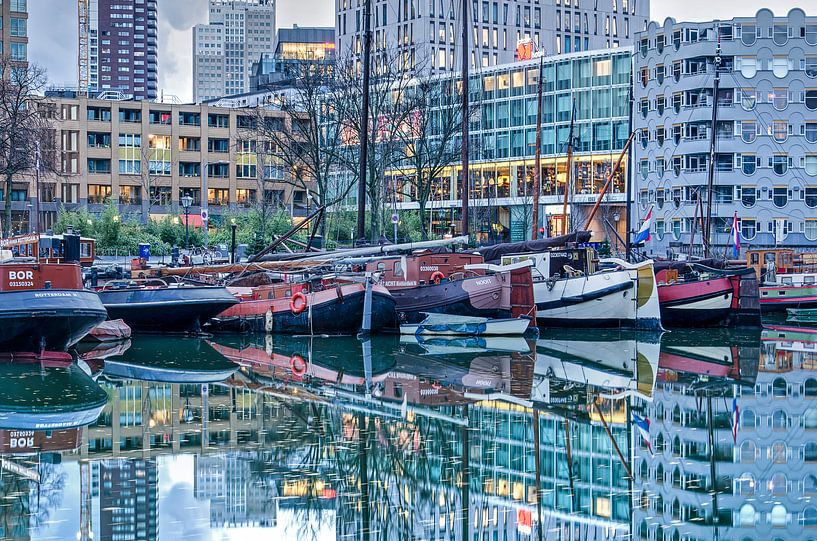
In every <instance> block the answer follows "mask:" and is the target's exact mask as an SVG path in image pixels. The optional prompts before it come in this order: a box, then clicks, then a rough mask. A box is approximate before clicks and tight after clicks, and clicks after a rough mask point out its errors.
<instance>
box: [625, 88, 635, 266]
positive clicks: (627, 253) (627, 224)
mask: <svg viewBox="0 0 817 541" xmlns="http://www.w3.org/2000/svg"><path fill="white" fill-rule="evenodd" d="M629 101H630V110H629V112H628V116H629V118H628V120H627V121H628V122H629V126H630V130H632V129H633V104H634V103H635V98H634V97H633V85H630V92H629ZM633 133H635V130H633ZM625 182H626V184H627V187H626V190H625V191H626V192H627V195H626V196H625V200H626V203H625V208H624V230H625V231H624V232H625V234H624V260H625V261H630V230H631V229H632V217H631V216H630V215H631V214H632V209H633V205H632V199H633V197H635V194H634V193H633V145H632V144H630V148H629V149H628V150H627V178H626V180H625Z"/></svg>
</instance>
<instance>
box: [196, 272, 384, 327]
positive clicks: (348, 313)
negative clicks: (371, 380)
mask: <svg viewBox="0 0 817 541" xmlns="http://www.w3.org/2000/svg"><path fill="white" fill-rule="evenodd" d="M291 287H292V286H290V285H285V286H284V288H285V289H287V290H289V289H290V288H291ZM365 296H366V287H365V285H364V284H354V283H352V284H344V285H342V286H341V285H339V286H338V287H337V288H335V287H327V288H326V289H323V290H320V291H314V292H311V293H307V294H306V295H305V296H304V298H305V299H306V304H305V307H304V308H303V309H302V310H301V311H293V310H292V308H291V307H290V298H289V297H288V296H286V297H283V298H281V297H279V298H272V299H264V298H263V295H262V298H260V299H257V300H242V301H241V302H240V303H239V304H237V305H235V306H232V307H230V308H229V309H227V310H226V311H224V312H223V313H221V314H219V315H218V317H215V318H213V319H212V320H211V321H210V323H208V325H207V328H208V330H210V329H212V330H215V331H225V332H247V331H258V332H270V333H280V334H333V335H334V334H337V335H340V334H343V335H346V334H350V335H351V334H355V333H357V332H358V331H359V330H360V328H361V323H362V321H363V304H364V299H365ZM394 307H395V300H394V298H393V297H392V295H390V294H389V292H388V290H387V289H386V288H384V287H382V286H379V285H377V284H375V285H374V286H373V288H372V321H371V330H373V331H377V330H379V329H382V328H383V327H387V326H390V325H391V324H392V322H393V321H394Z"/></svg>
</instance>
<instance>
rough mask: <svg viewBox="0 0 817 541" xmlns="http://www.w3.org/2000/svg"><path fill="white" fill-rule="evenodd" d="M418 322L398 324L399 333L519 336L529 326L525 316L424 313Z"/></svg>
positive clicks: (528, 320)
mask: <svg viewBox="0 0 817 541" xmlns="http://www.w3.org/2000/svg"><path fill="white" fill-rule="evenodd" d="M425 316H426V318H425V319H424V320H423V321H421V322H420V323H406V324H403V325H400V334H413V335H416V336H427V335H429V336H430V335H434V336H521V335H523V334H525V331H527V330H528V327H529V326H530V319H529V318H526V317H518V318H509V319H490V318H487V317H472V316H453V315H450V314H425Z"/></svg>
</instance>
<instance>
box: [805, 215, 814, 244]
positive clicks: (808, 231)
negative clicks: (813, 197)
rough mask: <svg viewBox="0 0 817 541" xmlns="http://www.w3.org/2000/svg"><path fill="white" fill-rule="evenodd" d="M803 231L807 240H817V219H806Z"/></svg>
mask: <svg viewBox="0 0 817 541" xmlns="http://www.w3.org/2000/svg"><path fill="white" fill-rule="evenodd" d="M803 232H804V234H805V235H806V238H807V239H808V240H817V220H814V219H808V220H806V222H805V227H804V230H803Z"/></svg>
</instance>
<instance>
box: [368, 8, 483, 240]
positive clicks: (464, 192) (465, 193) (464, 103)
mask: <svg viewBox="0 0 817 541" xmlns="http://www.w3.org/2000/svg"><path fill="white" fill-rule="evenodd" d="M368 1H371V0H368ZM468 29H469V26H468V0H462V100H461V111H462V119H461V121H462V181H461V183H460V195H461V197H462V211H461V214H462V216H461V220H462V234H463V235H468V230H469V227H468V225H469V224H468V197H469V196H470V195H471V194H470V190H469V188H470V182H469V179H468V52H469V51H468Z"/></svg>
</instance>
